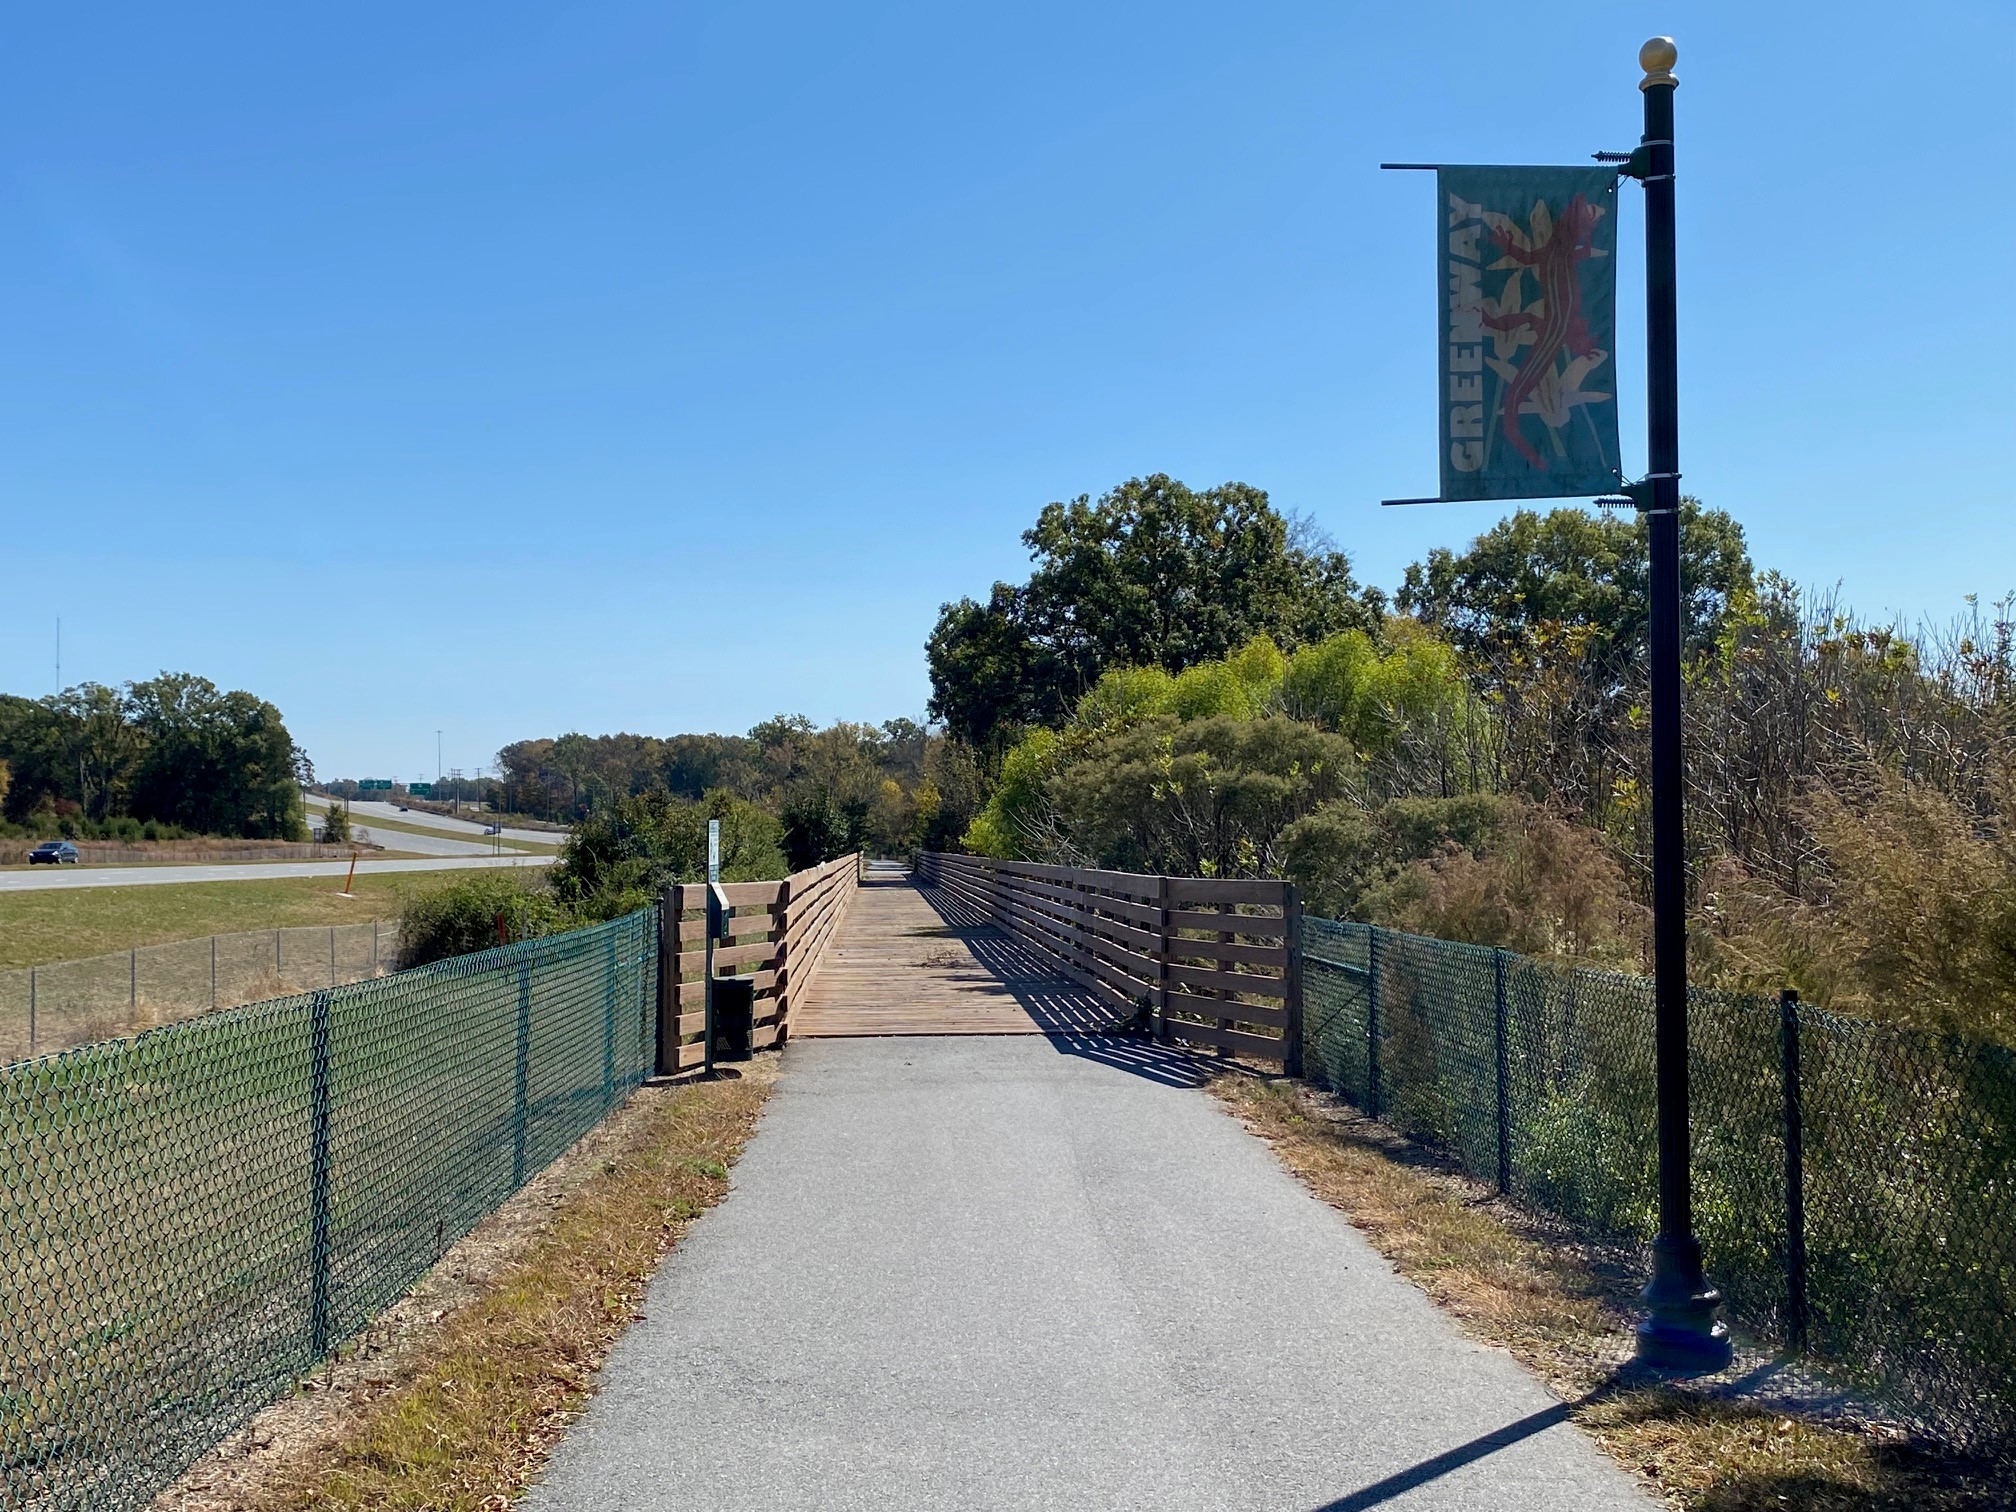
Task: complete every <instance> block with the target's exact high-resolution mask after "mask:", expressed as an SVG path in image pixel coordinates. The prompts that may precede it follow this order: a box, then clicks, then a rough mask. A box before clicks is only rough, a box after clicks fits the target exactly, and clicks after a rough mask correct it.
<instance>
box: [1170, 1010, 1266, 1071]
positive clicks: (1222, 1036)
mask: <svg viewBox="0 0 2016 1512" xmlns="http://www.w3.org/2000/svg"><path fill="white" fill-rule="evenodd" d="M1169 1038H1171V1039H1173V1040H1177V1041H1179V1042H1181V1043H1183V1044H1187V1045H1208V1046H1211V1047H1212V1048H1214V1049H1218V1050H1230V1051H1232V1052H1233V1053H1235V1054H1238V1055H1250V1056H1252V1057H1253V1058H1254V1059H1255V1060H1263V1061H1271V1062H1275V1063H1277V1064H1278V1063H1279V1062H1280V1060H1281V1058H1282V1052H1283V1049H1284V1046H1283V1045H1282V1042H1281V1041H1280V1040H1278V1039H1276V1038H1275V1037H1274V1036H1273V1035H1270V1034H1245V1033H1242V1032H1240V1031H1239V1030H1237V1029H1221V1028H1219V1027H1218V1026H1217V1025H1215V1024H1193V1023H1190V1022H1188V1021H1187V1020H1184V1019H1171V1020H1170V1021H1169Z"/></svg>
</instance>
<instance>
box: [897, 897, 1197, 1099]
mask: <svg viewBox="0 0 2016 1512" xmlns="http://www.w3.org/2000/svg"><path fill="white" fill-rule="evenodd" d="M862 885H863V886H864V887H874V886H878V885H884V886H886V885H912V886H915V887H916V889H917V892H918V894H919V895H920V896H921V897H922V898H923V899H924V901H925V902H926V903H928V904H930V906H931V909H932V911H933V912H934V913H936V914H937V915H938V917H939V918H941V919H943V920H944V921H945V933H946V936H947V938H949V939H956V940H958V941H959V943H960V944H962V945H964V946H965V947H966V949H967V950H968V951H969V952H970V953H971V954H972V957H973V959H974V961H975V962H977V963H978V964H979V965H980V967H981V968H982V969H983V970H985V971H986V972H987V973H988V974H989V975H990V976H992V977H993V978H994V979H995V981H997V982H998V983H1000V985H1001V986H1002V988H1003V989H1004V990H1006V992H1007V993H1008V994H1009V996H1011V997H1012V998H1014V1000H1015V1001H1016V1002H1017V1003H1018V1004H1020V1005H1021V1007H1022V1009H1023V1011H1024V1012H1026V1013H1027V1014H1028V1015H1029V1017H1030V1018H1031V1019H1033V1020H1034V1021H1035V1022H1036V1025H1037V1027H1038V1028H1039V1029H1041V1030H1042V1031H1043V1033H1044V1035H1045V1036H1046V1037H1047V1038H1048V1039H1049V1041H1050V1045H1051V1048H1053V1049H1054V1050H1056V1051H1057V1053H1058V1054H1060V1055H1069V1056H1074V1057H1076V1058H1078V1059H1080V1060H1089V1061H1096V1062H1098V1063H1099V1064H1100V1065H1104V1066H1111V1067H1113V1068H1114V1069H1116V1070H1120V1071H1125V1072H1127V1073H1128V1074H1129V1075H1131V1076H1139V1077H1143V1078H1145V1079H1147V1080H1149V1081H1153V1082H1159V1083H1161V1084H1162V1085H1163V1086H1169V1087H1201V1086H1203V1085H1204V1084H1205V1083H1206V1082H1207V1081H1209V1080H1210V1079H1211V1077H1212V1076H1213V1075H1214V1074H1215V1073H1216V1071H1217V1069H1218V1066H1217V1063H1216V1062H1215V1061H1214V1060H1212V1059H1210V1058H1208V1057H1205V1056H1200V1055H1197V1054H1195V1053H1194V1052H1192V1051H1189V1050H1186V1049H1183V1048H1182V1047H1180V1046H1176V1045H1163V1044H1158V1043H1157V1042H1156V1041H1154V1040H1153V1039H1150V1038H1149V1037H1148V1036H1147V1035H1145V1034H1143V1033H1141V1032H1140V1031H1138V1030H1136V1029H1134V1028H1133V1027H1131V1025H1130V1023H1129V1020H1128V1017H1127V1014H1126V1011H1125V1010H1124V1009H1122V1008H1119V1007H1117V1006H1115V1005H1114V1004H1113V1003H1110V1002H1108V1001H1107V1000H1106V999H1104V998H1102V997H1100V996H1098V995H1097V994H1095V993H1093V992H1091V991H1089V990H1088V989H1086V988H1084V987H1081V986H1079V985H1078V984H1077V983H1075V982H1073V981H1071V980H1070V979H1069V978H1068V977H1066V976H1064V975H1063V974H1062V973H1061V972H1060V971H1059V970H1058V969H1057V968H1056V967H1055V966H1054V965H1052V964H1051V963H1050V962H1048V961H1047V960H1045V959H1044V957H1043V956H1042V955H1041V954H1039V953H1038V952H1036V951H1034V950H1032V949H1030V948H1029V947H1028V946H1026V945H1024V944H1023V943H1022V942H1021V941H1019V940H1017V939H1016V938H1015V937H1014V936H1012V935H1010V934H1008V933H1007V932H1006V931H1005V930H1003V929H1002V928H1001V926H1000V925H998V924H996V923H995V922H994V921H993V920H992V919H991V918H989V917H988V916H987V915H986V914H984V913H982V912H981V911H980V910H979V909H977V908H975V907H974V906H973V905H972V904H971V903H969V902H967V901H966V900H964V899H962V898H960V897H958V896H957V895H955V894H953V893H951V892H950V891H948V890H947V889H945V888H943V887H939V886H936V885H935V884H932V883H929V882H925V881H923V880H921V879H918V880H914V881H913V879H911V878H910V877H908V876H904V877H902V878H900V879H898V878H891V879H890V880H889V882H887V883H885V882H883V881H882V879H881V878H878V877H874V876H871V877H870V878H869V880H868V881H866V882H864V883H863V884H862Z"/></svg>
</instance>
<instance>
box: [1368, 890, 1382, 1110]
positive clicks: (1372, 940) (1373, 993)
mask: <svg viewBox="0 0 2016 1512" xmlns="http://www.w3.org/2000/svg"><path fill="white" fill-rule="evenodd" d="M1367 929H1368V933H1367V935H1366V940H1365V1112H1366V1114H1367V1115H1368V1116H1369V1117H1372V1118H1377V1117H1378V1116H1379V926H1378V925H1376V924H1372V925H1368V926H1367Z"/></svg>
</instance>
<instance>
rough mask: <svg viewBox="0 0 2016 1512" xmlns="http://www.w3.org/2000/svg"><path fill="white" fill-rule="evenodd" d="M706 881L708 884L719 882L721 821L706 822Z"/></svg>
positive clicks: (710, 820) (711, 820)
mask: <svg viewBox="0 0 2016 1512" xmlns="http://www.w3.org/2000/svg"><path fill="white" fill-rule="evenodd" d="M707 880H708V881H709V882H719V881H720V880H721V821H720V820H719V819H709V820H708V821H707Z"/></svg>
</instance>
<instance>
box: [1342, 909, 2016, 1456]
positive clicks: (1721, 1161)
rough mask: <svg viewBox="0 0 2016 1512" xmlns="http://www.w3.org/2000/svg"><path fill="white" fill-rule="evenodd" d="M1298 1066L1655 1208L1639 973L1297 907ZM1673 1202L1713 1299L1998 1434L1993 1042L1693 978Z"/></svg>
mask: <svg viewBox="0 0 2016 1512" xmlns="http://www.w3.org/2000/svg"><path fill="white" fill-rule="evenodd" d="M1304 939H1305V947H1304V949H1305V961H1304V969H1305V993H1306V1009H1305V1019H1304V1023H1305V1032H1306V1036H1307V1038H1306V1046H1305V1053H1304V1065H1305V1067H1306V1071H1307V1075H1308V1076H1309V1078H1310V1079H1311V1080H1313V1081H1316V1082H1319V1083H1321V1084H1322V1085H1324V1086H1327V1087H1329V1088H1331V1089H1333V1090H1335V1091H1337V1092H1339V1093H1340V1094H1342V1095H1343V1096H1344V1097H1346V1098H1348V1099H1350V1100H1351V1101H1352V1102H1353V1103H1355V1104H1357V1105H1358V1106H1360V1107H1362V1108H1364V1109H1365V1110H1366V1111H1367V1112H1368V1113H1371V1114H1373V1115H1375V1116H1377V1117H1380V1118H1383V1119H1385V1120H1387V1121H1389V1122H1391V1123H1393V1124H1395V1125H1397V1126H1398V1127H1399V1128H1401V1129H1403V1130H1404V1131H1406V1132H1407V1133H1409V1134H1411V1135H1414V1136H1416V1137H1418V1138H1421V1139H1423V1140H1426V1141H1428V1142H1430V1143H1433V1144H1435V1145H1437V1146H1439V1147H1440V1148H1442V1149H1443V1150H1445V1151H1447V1152H1448V1153H1449V1154H1450V1155H1451V1156H1452V1157H1453V1158H1454V1159H1455V1160H1456V1161H1457V1162H1458V1163H1459V1164H1460V1165H1461V1166H1462V1168H1463V1169H1464V1170H1465V1171H1467V1172H1469V1173H1470V1174H1471V1175H1473V1176H1476V1177H1478V1178H1481V1179H1482V1180H1485V1181H1488V1182H1493V1183H1495V1184H1496V1185H1497V1186H1498V1188H1499V1189H1500V1190H1501V1191H1504V1192H1506V1193H1507V1194H1509V1195H1510V1196H1512V1197H1515V1198H1517V1199H1519V1200H1521V1201H1524V1202H1527V1203H1530V1204H1532V1205H1534V1206H1536V1207H1539V1208H1543V1209H1546V1210H1549V1211H1551V1212H1554V1213H1557V1214H1560V1215H1561V1216H1562V1217H1565V1218H1567V1219H1569V1220H1571V1221H1573V1222H1574V1223H1577V1224H1581V1225H1585V1226H1587V1227H1589V1228H1591V1229H1593V1230H1598V1231H1601V1232H1604V1233H1608V1234H1611V1235H1616V1236H1622V1237H1626V1238H1649V1237H1650V1235H1651V1234H1652V1233H1653V1231H1654V1229H1655V1227H1656V1216H1657V1215H1656V1201H1657V1190H1658V1186H1657V1150H1656V1147H1655V1138H1654V1128H1653V1121H1652V1116H1651V1110H1652V1106H1653V1066H1652V1032H1651V1024H1652V984H1651V982H1650V981H1649V980H1647V979H1644V978H1641V977H1631V976H1622V975H1617V974H1613V973H1607V972H1598V971H1586V970H1576V969H1572V968H1568V967H1563V966H1558V965H1553V964H1550V963H1546V962H1542V961H1536V960H1532V959H1530V958H1527V957H1524V956H1519V955H1514V954H1513V953H1511V952H1509V951H1502V950H1489V949H1483V948H1480V947H1477V946H1473V945H1460V944H1454V943H1451V942H1449V941H1446V940H1433V939H1426V938H1423V937H1421V936H1418V935H1407V934H1400V933H1398V932H1396V931H1392V930H1386V929H1377V928H1373V927H1371V926H1368V925H1363V924H1338V923H1333V922H1331V921H1329V920H1323V919H1309V920H1307V921H1306V923H1305V935H1304ZM1691 1018H1692V1045H1691V1062H1692V1065H1691V1077H1692V1083H1693V1105H1694V1130H1693V1133H1694V1152H1695V1155H1694V1159H1695V1217H1696V1221H1697V1224H1698V1226H1699V1231H1700V1234H1701V1241H1702V1244H1703V1246H1704V1248H1705V1249H1706V1252H1707V1255H1708V1262H1709V1270H1710V1275H1711V1279H1712V1280H1713V1281H1714V1282H1715V1283H1716V1284H1717V1285H1718V1286H1719V1287H1721V1289H1722V1291H1723V1294H1724V1296H1725V1298H1726V1299H1727V1302H1728V1306H1729V1310H1730V1312H1731V1314H1732V1316H1733V1317H1735V1318H1736V1319H1737V1320H1739V1321H1740V1322H1741V1323H1743V1324H1745V1325H1747V1327H1748V1328H1749V1329H1750V1330H1752V1331H1753V1332H1754V1333H1756V1334H1757V1335H1759V1336H1761V1337H1763V1338H1764V1339H1767V1340H1771V1341H1775V1342H1779V1343H1782V1344H1784V1345H1786V1346H1788V1347H1790V1348H1792V1349H1795V1350H1804V1351H1806V1352H1809V1353H1810V1354H1811V1355H1813V1356H1814V1357H1815V1358H1818V1359H1821V1360H1824V1361H1826V1362H1828V1363H1829V1366H1830V1368H1831V1369H1833V1370H1834V1371H1835V1372H1836V1373H1843V1372H1845V1373H1846V1375H1847V1376H1848V1377H1849V1378H1851V1379H1853V1380H1855V1381H1857V1382H1858V1383H1859V1384H1860V1385H1861V1386H1862V1387H1863V1388H1864V1389H1866V1390H1868V1391H1870V1392H1872V1393H1875V1394H1877V1395H1879V1396H1880V1397H1881V1398H1882V1399H1884V1400H1886V1401H1887V1402H1889V1403H1891V1404H1894V1405H1895V1406H1896V1407H1897V1408H1898V1410H1899V1411H1900V1412H1901V1413H1902V1415H1904V1416H1906V1417H1907V1418H1910V1419H1912V1420H1915V1421H1916V1422H1917V1423H1919V1425H1920V1426H1923V1427H1926V1428H1929V1429H1931V1430H1933V1431H1935V1432H1938V1433H1940V1434H1942V1435H1944V1436H1946V1437H1949V1438H1954V1439H1957V1440H1960V1441H1962V1442H1970V1443H1999V1442H2006V1441H2008V1440H2011V1439H2016V1053H2012V1052H2011V1051H2009V1050H2008V1049H2006V1048H2003V1047H2001V1046H1997V1045H1989V1044H1983V1043H1978V1042H1973V1041H1968V1040H1962V1039H1957V1038H1952V1037H1948V1036H1940V1035H1933V1034H1927V1033H1923V1032H1919V1031H1915V1030H1911V1029H1905V1028H1897V1027H1892V1026H1889V1025H1884V1024H1878V1023H1873V1022H1869V1021H1866V1020H1859V1019H1847V1018H1842V1017H1839V1016H1837V1015H1834V1014H1829V1013H1825V1012H1822V1011H1820V1010H1818V1009H1815V1008H1812V1007H1809V1006H1806V1005H1803V1004H1801V1003H1799V1002H1797V1001H1796V1000H1795V999H1793V998H1791V997H1790V996H1789V995H1788V996H1787V997H1786V998H1785V999H1783V1000H1782V1001H1780V1000H1772V999H1768V998H1755V997H1743V996H1738V995H1735V994H1730V993H1722V992H1713V991H1707V990H1697V991H1695V992H1694V993H1693V994H1692V997H1691Z"/></svg>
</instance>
